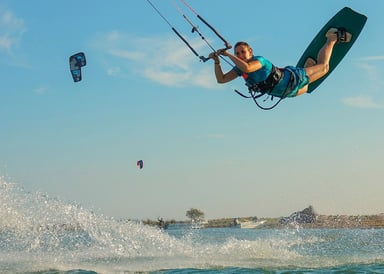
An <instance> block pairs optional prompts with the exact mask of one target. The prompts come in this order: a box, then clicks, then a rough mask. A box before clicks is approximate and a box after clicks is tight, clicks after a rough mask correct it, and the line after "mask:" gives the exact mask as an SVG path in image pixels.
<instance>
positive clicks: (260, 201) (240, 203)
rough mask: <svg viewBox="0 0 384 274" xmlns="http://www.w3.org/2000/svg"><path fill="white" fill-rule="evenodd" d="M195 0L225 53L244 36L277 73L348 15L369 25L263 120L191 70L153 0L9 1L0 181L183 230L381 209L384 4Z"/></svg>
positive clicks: (0, 52) (194, 40) (3, 22)
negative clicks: (78, 70) (322, 75)
mask: <svg viewBox="0 0 384 274" xmlns="http://www.w3.org/2000/svg"><path fill="white" fill-rule="evenodd" d="M152 1H153V3H154V4H155V5H156V6H157V7H158V8H159V10H160V11H161V12H162V13H163V14H164V15H165V16H166V17H167V19H168V20H169V21H170V22H171V24H172V25H173V26H174V27H176V29H177V30H178V31H179V32H180V33H182V34H183V35H185V36H186V37H188V40H189V41H190V42H191V44H192V45H193V46H194V47H195V48H196V49H197V51H198V52H199V53H200V54H203V55H207V54H208V53H209V52H210V49H209V48H208V47H207V46H206V45H205V44H204V42H203V41H202V40H201V39H200V38H199V37H198V36H197V35H195V34H192V33H191V32H190V26H189V25H188V24H187V23H186V22H185V21H184V19H183V18H182V16H181V15H180V13H179V12H178V10H177V9H176V8H175V6H174V3H177V5H178V6H180V7H182V5H181V2H178V1H166V0H161V1H160V0H152ZM189 3H190V4H191V5H192V6H193V7H194V8H195V10H196V11H198V12H199V14H200V15H201V16H202V17H204V18H205V19H206V20H208V21H209V22H210V23H211V24H212V25H213V26H214V27H216V28H217V30H218V31H219V32H220V33H221V34H222V35H223V36H224V37H226V39H227V40H228V41H229V42H230V43H232V44H234V43H235V42H236V41H239V40H245V41H248V42H249V43H250V44H251V45H252V47H253V49H254V52H255V53H256V54H257V55H263V56H265V57H266V58H268V59H270V60H271V61H272V62H273V63H275V65H277V66H285V65H291V64H296V62H297V60H298V59H299V57H300V56H301V54H302V52H303V51H304V50H305V48H306V47H307V45H308V43H309V42H310V41H311V40H312V38H313V37H314V36H315V34H316V33H317V32H318V31H319V30H320V28H321V27H322V26H323V25H324V24H325V23H326V22H327V21H328V20H329V19H330V18H331V17H332V16H333V15H334V14H335V13H336V12H337V11H338V10H340V9H341V8H343V7H344V6H350V7H351V8H353V9H355V10H356V11H359V12H361V13H363V14H365V15H367V16H368V21H367V24H366V26H365V29H364V30H363V32H362V34H361V36H360V37H359V39H358V40H357V41H356V43H355V44H354V46H353V47H352V49H351V51H350V52H349V53H348V55H347V56H346V58H345V59H344V60H343V61H342V63H341V64H340V65H339V66H338V67H337V68H336V69H335V71H334V72H333V73H332V75H331V76H329V77H328V78H327V79H326V81H324V82H323V83H322V85H321V86H320V87H319V88H318V89H317V90H316V91H315V92H314V93H312V94H311V95H303V96H300V97H297V98H293V99H287V100H285V101H283V102H282V103H281V104H280V105H279V106H278V107H277V108H276V109H274V110H272V111H262V110H259V109H258V108H257V107H256V106H255V105H254V104H253V102H251V101H247V100H245V99H243V98H241V97H239V96H238V95H236V94H235V93H234V92H233V89H234V88H239V89H242V90H245V89H244V83H243V81H242V80H241V79H239V80H236V81H234V82H232V83H230V84H227V85H218V84H217V83H216V81H215V79H214V76H213V65H212V62H207V63H202V62H199V60H198V59H197V58H196V57H195V56H194V55H193V54H192V53H191V52H190V51H189V49H188V48H187V47H186V46H185V45H184V44H183V43H182V42H181V41H180V40H179V39H178V38H177V37H176V35H175V34H174V33H173V32H172V30H171V28H170V27H169V26H168V25H167V24H166V23H165V22H164V21H163V20H162V19H161V18H160V17H159V16H158V15H157V14H156V13H155V11H154V10H153V9H152V8H151V7H150V5H149V4H148V3H147V1H144V0H133V1H124V0H115V1H91V0H87V1H74V0H68V1H48V0H36V1H20V0H19V1H11V0H8V1H7V0H6V1H2V2H1V3H0V74H1V76H2V77H1V79H2V80H1V89H0V176H2V177H3V178H2V182H3V183H4V182H7V183H16V184H18V185H20V186H22V187H23V188H25V189H26V190H28V191H31V192H42V193H46V194H47V195H49V196H51V197H57V198H59V199H62V200H65V201H70V202H75V203H78V204H81V205H83V206H85V207H89V208H94V209H95V210H97V211H100V212H102V213H103V214H106V215H108V216H112V217H117V218H120V217H123V218H140V219H144V218H156V217H160V216H162V217H164V218H176V219H185V218H186V217H185V212H186V211H187V210H188V209H189V208H191V207H194V208H198V209H201V210H202V211H204V212H205V214H206V217H207V218H209V219H210V218H219V217H236V216H259V217H262V216H266V217H274V216H276V217H277V216H286V215H289V214H290V213H292V212H293V211H296V210H301V209H303V208H305V207H307V206H308V205H313V206H314V208H315V210H317V211H318V213H321V214H375V213H381V212H384V208H383V203H382V193H383V190H384V186H383V184H382V181H383V172H382V163H383V155H384V146H383V136H384V123H383V117H384V94H383V91H384V80H383V78H382V75H383V73H384V50H383V47H382V45H383V44H384V41H383V39H384V38H383V35H382V34H383V30H382V26H383V24H384V18H383V17H382V11H383V10H384V2H383V1H380V0H372V1H369V2H367V1H342V0H336V1H326V3H324V1H304V0H303V1H277V2H276V1H252V0H244V1H241V3H240V4H238V3H235V2H233V1H224V2H223V1H218V0H211V1H209V2H207V1H204V0H190V1H189ZM276 5H278V6H279V8H276ZM183 9H184V12H185V13H186V14H187V15H188V16H189V17H190V18H191V19H192V20H193V21H194V22H195V23H196V24H197V25H199V26H200V30H201V31H202V32H203V33H204V34H205V35H206V37H207V39H209V41H210V42H211V43H212V44H213V45H214V46H215V47H216V48H220V47H222V42H221V41H220V40H219V39H217V37H215V36H214V35H213V34H212V33H211V32H210V31H209V30H208V29H207V28H205V27H204V25H202V23H201V22H199V21H198V19H197V18H196V17H195V16H194V15H193V14H191V13H189V11H188V10H187V9H185V8H183ZM79 51H83V52H85V54H86V57H87V65H86V66H85V67H84V68H83V80H82V81H81V82H78V83H74V82H73V81H72V78H71V75H70V72H69V65H68V58H69V56H70V55H72V54H74V53H76V52H79ZM223 67H224V69H225V70H227V69H230V67H229V66H225V65H223ZM139 159H142V160H144V165H145V166H144V169H142V170H138V169H137V167H136V161H137V160H139Z"/></svg>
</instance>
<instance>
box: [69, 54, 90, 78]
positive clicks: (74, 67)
mask: <svg viewBox="0 0 384 274" xmlns="http://www.w3.org/2000/svg"><path fill="white" fill-rule="evenodd" d="M85 65H86V60H85V54H84V53H83V52H79V53H76V54H74V55H72V56H71V57H69V67H70V69H71V74H72V78H73V81H75V82H79V81H81V67H84V66H85Z"/></svg>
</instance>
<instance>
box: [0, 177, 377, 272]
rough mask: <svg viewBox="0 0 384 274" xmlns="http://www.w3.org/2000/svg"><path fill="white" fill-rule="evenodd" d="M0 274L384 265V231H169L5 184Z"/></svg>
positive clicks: (1, 183) (1, 187)
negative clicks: (90, 270)
mask: <svg viewBox="0 0 384 274" xmlns="http://www.w3.org/2000/svg"><path fill="white" fill-rule="evenodd" d="M0 203H1V207H0V272H1V273H14V272H18V273H21V272H25V273H27V272H33V271H44V270H49V269H59V270H63V271H65V270H73V269H93V270H95V271H98V272H99V273H119V272H130V271H132V272H133V271H154V270H159V269H189V268H198V269H211V268H215V269H217V268H221V269H223V268H227V267H239V268H252V269H256V268H264V269H265V268H278V269H281V268H291V267H292V266H294V267H299V268H301V267H312V268H319V267H320V268H321V267H333V266H337V265H346V264H347V265H348V264H371V263H376V264H377V263H378V264H383V263H384V255H383V254H384V252H383V251H384V241H383V239H384V231H383V230H244V229H234V228H230V229H228V228H226V229H225V228H222V229H201V230H191V229H187V228H179V229H176V228H175V229H171V228H170V229H168V230H167V232H164V231H161V230H159V229H157V228H152V227H149V226H144V225H142V224H140V223H136V222H131V221H119V220H115V219H113V218H109V217H106V216H103V215H102V214H96V213H94V212H92V211H91V210H89V209H86V208H83V207H82V206H80V205H78V204H74V203H67V202H63V201H60V200H59V199H54V198H50V197H48V196H47V195H45V194H43V193H39V192H35V193H32V192H27V191H25V190H24V189H23V188H21V187H20V186H18V185H16V184H12V183H8V182H6V181H5V179H4V178H2V177H0ZM383 269H384V267H383Z"/></svg>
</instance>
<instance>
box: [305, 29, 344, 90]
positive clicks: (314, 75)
mask: <svg viewBox="0 0 384 274" xmlns="http://www.w3.org/2000/svg"><path fill="white" fill-rule="evenodd" d="M336 42H337V36H336V35H334V36H329V37H327V42H326V43H325V45H324V46H323V47H322V48H321V49H320V51H319V53H318V55H317V64H316V65H314V66H311V67H306V68H305V71H306V72H307V75H308V77H309V83H312V82H314V81H316V80H318V79H320V78H321V77H323V76H324V75H325V74H327V72H328V71H329V60H330V59H331V55H332V51H333V47H334V45H335V44H336Z"/></svg>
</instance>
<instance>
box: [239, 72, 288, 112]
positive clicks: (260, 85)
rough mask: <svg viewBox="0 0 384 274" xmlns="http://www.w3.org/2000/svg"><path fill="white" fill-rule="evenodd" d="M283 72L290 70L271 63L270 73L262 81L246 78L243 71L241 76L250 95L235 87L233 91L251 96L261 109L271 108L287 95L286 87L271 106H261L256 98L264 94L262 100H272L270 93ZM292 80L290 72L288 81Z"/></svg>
mask: <svg viewBox="0 0 384 274" xmlns="http://www.w3.org/2000/svg"><path fill="white" fill-rule="evenodd" d="M284 73H290V71H286V69H284V68H278V67H276V66H274V65H272V70H271V73H270V74H269V75H268V77H267V78H266V79H265V80H264V81H261V82H254V81H252V80H251V79H249V78H248V74H247V73H243V74H242V77H243V78H244V80H245V85H246V86H247V87H248V92H249V94H250V95H249V96H247V95H244V94H243V93H241V92H240V91H238V90H237V89H235V92H236V93H237V94H239V95H240V96H242V97H244V98H252V99H253V101H254V102H255V103H256V105H257V106H258V107H259V108H261V109H263V110H270V109H273V108H274V107H276V106H277V105H278V104H279V103H280V101H281V100H283V99H284V98H285V97H286V96H287V94H288V91H289V89H288V88H287V90H286V91H285V92H284V94H283V95H282V96H281V97H279V99H278V100H277V101H276V102H275V103H274V104H273V105H272V106H269V107H265V106H262V105H261V104H260V103H259V102H258V100H257V99H259V98H260V97H262V96H266V98H265V99H264V100H263V102H265V101H267V100H268V99H269V98H270V99H271V101H273V100H274V97H275V96H273V95H271V94H270V93H271V91H272V90H273V89H274V87H275V86H276V85H277V84H278V83H280V81H281V80H282V79H283V77H284ZM292 80H293V79H292V73H291V76H290V83H291V82H292ZM288 86H290V85H288Z"/></svg>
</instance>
